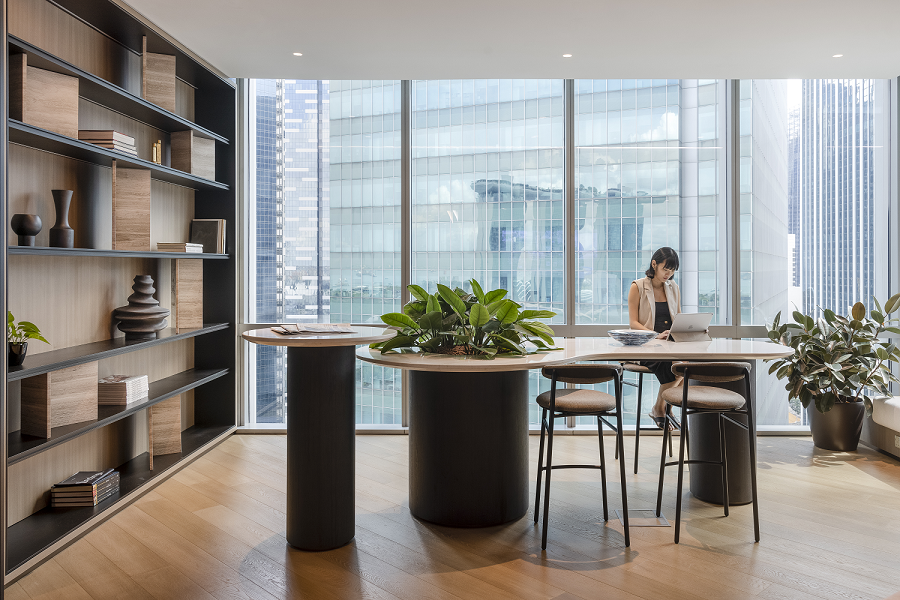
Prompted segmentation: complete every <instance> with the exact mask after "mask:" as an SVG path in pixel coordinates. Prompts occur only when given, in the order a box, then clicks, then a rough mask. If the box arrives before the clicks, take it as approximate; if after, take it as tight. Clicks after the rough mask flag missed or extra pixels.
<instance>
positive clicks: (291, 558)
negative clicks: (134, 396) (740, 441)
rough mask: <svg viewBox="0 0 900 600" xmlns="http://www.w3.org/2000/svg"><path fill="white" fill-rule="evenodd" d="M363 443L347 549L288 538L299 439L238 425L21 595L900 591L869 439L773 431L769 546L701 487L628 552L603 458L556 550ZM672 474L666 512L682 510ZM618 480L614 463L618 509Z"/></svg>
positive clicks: (765, 535) (893, 472)
mask: <svg viewBox="0 0 900 600" xmlns="http://www.w3.org/2000/svg"><path fill="white" fill-rule="evenodd" d="M659 439H660V438H658V437H656V438H648V439H647V440H646V442H645V443H644V444H642V456H641V470H640V473H639V474H638V475H632V474H631V473H630V472H629V474H628V495H629V502H630V504H631V507H632V508H650V507H652V506H653V505H654V503H655V498H656V475H655V470H656V469H657V468H658V460H659V458H658V454H657V453H658V452H659ZM531 443H532V448H531V454H532V458H533V459H534V458H535V456H536V453H537V438H536V437H535V436H532V437H531ZM633 443H634V440H633V438H626V449H628V448H633ZM606 444H607V450H606V451H607V456H608V457H611V456H612V451H613V444H612V439H611V438H607V441H606ZM555 446H556V448H555V452H554V459H555V461H557V462H561V461H574V462H585V461H593V460H595V457H596V453H597V440H596V437H594V436H558V437H557V439H556V441H555ZM356 447H357V484H356V507H357V527H356V538H355V540H354V541H353V543H351V544H349V545H348V546H345V547H344V548H340V549H338V550H332V551H329V552H320V553H306V552H299V551H294V550H291V549H290V548H288V547H286V545H285V540H284V521H285V518H284V510H285V438H284V437H283V436H253V435H235V436H232V437H231V438H229V439H228V440H227V441H225V442H224V443H223V444H221V445H220V446H218V447H217V448H216V449H214V450H213V451H211V452H209V453H208V454H206V455H205V456H203V457H202V458H201V459H199V460H197V461H195V462H194V463H192V464H191V465H190V466H188V467H187V468H185V469H184V470H182V471H181V472H180V473H178V474H177V475H175V476H174V477H172V478H171V479H169V480H168V481H166V482H164V483H163V484H162V485H160V486H159V487H157V488H156V489H155V490H153V491H152V492H150V493H148V494H147V495H145V496H144V497H143V498H141V499H140V500H138V501H137V502H136V503H135V504H133V505H132V506H130V507H128V508H127V509H125V510H124V511H122V512H121V513H119V514H118V515H116V516H115V517H113V518H112V519H110V520H109V521H107V522H106V523H104V524H103V525H101V526H100V527H98V528H96V529H95V530H93V531H92V532H91V533H89V534H88V535H87V536H85V537H84V538H83V539H81V540H79V541H78V542H77V543H75V544H73V545H72V546H70V547H69V548H67V549H66V550H64V551H63V552H61V553H60V554H58V555H57V556H56V557H55V558H53V559H51V560H49V561H48V562H46V563H44V564H43V565H41V566H40V567H38V568H37V569H36V570H35V571H33V572H31V573H30V574H28V575H26V576H25V577H23V578H21V579H20V580H18V581H17V582H15V583H14V584H12V585H11V586H9V587H8V588H7V590H6V594H7V598H8V599H10V598H11V599H12V600H20V599H29V598H31V599H34V600H37V599H41V600H44V599H47V600H49V599H55V598H59V599H66V600H69V599H78V598H85V599H91V598H93V599H95V600H101V599H107V598H128V599H131V598H138V599H139V598H158V599H166V600H169V599H181V598H185V599H194V598H218V599H222V600H226V599H227V600H237V599H246V598H250V599H253V600H272V599H276V598H314V599H323V600H329V599H344V598H350V599H356V598H361V599H362V598H364V599H373V600H378V599H388V598H391V599H393V598H402V599H410V600H418V599H435V600H437V599H441V600H443V599H454V600H455V599H482V598H492V599H493V598H501V599H511V600H512V599H526V600H532V599H533V600H539V599H557V600H572V599H576V598H583V599H592V598H597V599H601V598H602V599H638V598H648V599H650V598H664V599H677V600H694V599H705V600H718V599H738V598H759V599H776V598H778V599H782V598H796V599H799V600H806V599H810V600H812V599H826V600H847V599H858V600H870V599H872V600H881V599H884V598H887V597H888V596H891V595H892V594H895V593H897V592H898V591H900V569H898V566H900V561H898V549H900V462H898V461H896V460H893V459H891V458H889V457H886V456H884V455H881V454H878V453H876V452H873V451H871V450H868V449H865V448H862V447H861V448H860V451H859V452H858V453H853V454H848V453H837V452H827V451H822V450H816V449H814V448H813V446H812V442H811V440H810V439H809V438H783V437H763V438H760V439H759V450H760V463H759V470H758V473H759V485H760V498H761V500H760V502H761V528H762V541H761V542H760V543H759V544H754V543H753V529H752V524H753V523H752V515H751V509H750V507H749V506H742V507H733V508H732V511H731V516H730V517H728V518H724V517H723V516H722V513H721V508H720V507H715V506H710V505H707V504H704V503H703V502H700V501H698V500H695V499H694V498H693V497H691V496H690V494H688V493H686V494H685V502H684V510H685V514H684V520H683V528H682V543H681V544H680V545H678V546H676V545H675V544H674V543H673V541H672V538H673V534H674V530H673V528H663V527H645V528H632V530H631V532H632V533H631V536H632V545H631V548H630V549H626V548H625V547H624V540H623V537H622V527H621V526H620V524H619V522H618V520H611V521H610V522H608V523H604V522H603V521H602V508H601V503H600V496H599V490H600V479H599V472H596V471H575V470H571V471H557V472H556V473H554V479H553V487H552V491H551V496H552V500H551V512H550V521H551V528H550V532H549V545H548V549H547V551H546V552H542V551H541V549H540V530H539V529H538V528H537V527H535V525H534V524H533V522H532V519H531V513H530V512H529V514H528V515H526V516H525V517H523V518H522V519H520V520H519V521H516V522H513V523H510V524H507V525H504V526H499V527H493V528H489V529H479V530H460V529H450V528H444V527H438V526H435V525H430V524H427V523H422V522H419V521H417V520H416V519H414V518H412V517H411V516H410V514H409V510H408V498H407V493H408V492H407V487H408V481H407V456H408V452H407V449H408V438H407V437H406V436H395V435H389V436H358V437H357V445H356ZM626 455H628V456H629V457H630V456H631V452H630V451H628V450H627V451H626ZM627 464H628V465H629V466H630V464H631V462H630V459H629V462H628V463H627ZM534 468H535V465H534V462H533V463H532V469H531V471H532V473H533V472H534ZM669 471H670V473H671V476H670V477H669V479H668V480H667V486H668V487H667V489H666V492H665V495H664V498H665V509H664V511H665V514H666V515H667V516H669V518H670V519H673V520H674V514H675V508H674V507H675V493H674V474H675V470H674V469H669ZM532 486H533V483H532ZM618 487H619V486H618V471H617V469H611V472H610V485H609V490H610V494H609V495H610V508H611V509H614V508H616V507H618V506H620V496H619V494H618V491H617V490H618Z"/></svg>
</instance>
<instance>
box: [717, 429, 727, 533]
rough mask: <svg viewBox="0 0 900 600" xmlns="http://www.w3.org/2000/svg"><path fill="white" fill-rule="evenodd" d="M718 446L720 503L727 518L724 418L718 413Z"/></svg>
mask: <svg viewBox="0 0 900 600" xmlns="http://www.w3.org/2000/svg"><path fill="white" fill-rule="evenodd" d="M719 444H720V446H721V448H722V453H721V454H722V456H721V458H722V503H723V505H724V506H725V516H726V517H727V516H728V454H727V452H726V448H725V418H724V415H723V413H719Z"/></svg>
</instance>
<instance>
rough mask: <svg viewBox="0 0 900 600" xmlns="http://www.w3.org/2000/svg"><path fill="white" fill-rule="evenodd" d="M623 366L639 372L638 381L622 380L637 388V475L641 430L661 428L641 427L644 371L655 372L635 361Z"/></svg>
mask: <svg viewBox="0 0 900 600" xmlns="http://www.w3.org/2000/svg"><path fill="white" fill-rule="evenodd" d="M621 364H622V368H623V369H625V370H626V371H628V372H629V373H637V376H638V380H637V383H635V382H633V381H626V380H625V379H623V380H622V383H623V384H624V385H630V386H631V387H636V388H637V418H636V420H635V424H634V473H635V475H637V471H638V451H639V450H640V447H641V432H642V431H657V430H658V429H659V428H658V427H656V426H655V425H654V426H653V427H641V415H642V414H643V413H642V412H641V400H642V396H643V393H644V373H653V371H651V370H650V369H648V368H647V367H645V366H644V365H641V364H638V363H633V362H623V363H621ZM669 456H672V436H669ZM616 458H619V450H618V448H617V449H616Z"/></svg>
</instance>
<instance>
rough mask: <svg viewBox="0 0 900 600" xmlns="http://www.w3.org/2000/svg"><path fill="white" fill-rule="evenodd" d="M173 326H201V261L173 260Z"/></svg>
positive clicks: (179, 327)
mask: <svg viewBox="0 0 900 600" xmlns="http://www.w3.org/2000/svg"><path fill="white" fill-rule="evenodd" d="M173 288H174V290H175V302H173V304H174V305H175V328H176V329H181V328H187V329H192V328H195V327H203V261H201V260H192V259H188V258H179V259H176V260H175V283H174V285H173Z"/></svg>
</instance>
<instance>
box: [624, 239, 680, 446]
mask: <svg viewBox="0 0 900 600" xmlns="http://www.w3.org/2000/svg"><path fill="white" fill-rule="evenodd" d="M677 270H678V253H677V252H675V251H674V250H672V249H671V248H668V247H663V248H660V249H659V250H657V251H656V252H654V253H653V256H652V258H651V259H650V267H649V268H648V269H647V270H646V271H645V274H646V277H644V278H642V279H637V280H635V281H633V282H631V287H630V288H629V290H628V321H629V325H630V327H631V328H632V329H643V330H646V331H655V332H656V333H658V334H659V335H657V336H656V337H657V339H660V340H664V339H667V338H668V337H669V328H670V327H671V326H672V318H673V317H674V316H675V315H677V314H678V313H679V312H681V290H679V289H678V284H677V283H675V282H674V281H672V276H673V275H675V271H677ZM640 364H642V365H644V366H645V367H647V368H649V369H650V370H651V371H653V374H654V375H656V378H657V379H658V380H659V395H657V397H656V404H654V405H653V408H652V409H651V410H650V418H651V419H653V422H654V423H656V426H657V427H659V428H660V429H662V428H663V425H664V424H665V412H666V405H665V402H663V400H662V398H661V396H662V393H663V391H664V390H667V389H669V388H670V387H674V386H676V385H679V384H680V383H681V378H680V377H676V376H675V375H674V374H673V373H672V363H671V361H653V362H647V361H643V362H641V363H640Z"/></svg>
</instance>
